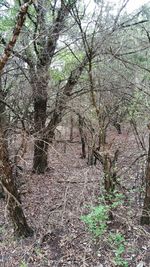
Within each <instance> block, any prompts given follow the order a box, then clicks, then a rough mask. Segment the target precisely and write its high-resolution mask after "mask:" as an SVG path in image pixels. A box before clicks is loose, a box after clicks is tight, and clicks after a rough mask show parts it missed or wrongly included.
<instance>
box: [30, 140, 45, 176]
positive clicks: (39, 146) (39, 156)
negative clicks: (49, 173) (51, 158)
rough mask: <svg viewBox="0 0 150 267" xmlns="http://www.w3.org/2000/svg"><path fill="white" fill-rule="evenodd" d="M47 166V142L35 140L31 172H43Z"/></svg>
mask: <svg viewBox="0 0 150 267" xmlns="http://www.w3.org/2000/svg"><path fill="white" fill-rule="evenodd" d="M47 167H48V142H47V141H46V140H35V143H34V158H33V172H36V173H37V174H40V173H44V172H45V171H46V169H47Z"/></svg>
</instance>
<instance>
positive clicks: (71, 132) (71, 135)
mask: <svg viewBox="0 0 150 267" xmlns="http://www.w3.org/2000/svg"><path fill="white" fill-rule="evenodd" d="M73 122H74V121H73V117H72V116H71V118H70V142H72V141H73V126H74V123H73Z"/></svg>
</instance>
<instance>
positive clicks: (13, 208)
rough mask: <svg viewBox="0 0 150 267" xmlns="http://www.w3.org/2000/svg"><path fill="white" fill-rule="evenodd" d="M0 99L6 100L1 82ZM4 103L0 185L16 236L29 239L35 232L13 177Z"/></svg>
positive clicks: (0, 119) (0, 125) (0, 127)
mask: <svg viewBox="0 0 150 267" xmlns="http://www.w3.org/2000/svg"><path fill="white" fill-rule="evenodd" d="M0 99H1V100H4V95H3V91H2V88H1V81H0ZM3 102H4V101H3ZM3 102H2V101H1V102H0V183H1V185H2V188H3V189H4V192H5V193H6V196H7V209H8V211H9V215H10V218H11V220H12V222H13V226H14V234H15V235H16V236H18V237H20V236H24V237H27V236H31V235H32V234H33V230H32V229H31V228H30V227H29V226H28V224H27V221H26V218H25V216H24V213H23V210H22V207H21V203H20V197H19V194H18V191H17V188H16V184H15V179H14V178H15V177H13V172H12V167H11V163H10V161H9V154H8V149H7V140H6V137H5V132H6V118H5V104H4V103H3Z"/></svg>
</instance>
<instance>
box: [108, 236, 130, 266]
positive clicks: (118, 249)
mask: <svg viewBox="0 0 150 267" xmlns="http://www.w3.org/2000/svg"><path fill="white" fill-rule="evenodd" d="M109 241H110V244H111V246H112V248H113V250H114V253H115V257H114V263H115V265H116V266H120V267H128V262H127V261H126V260H124V259H123V253H124V252H125V245H126V242H125V238H124V236H123V235H122V234H120V233H116V234H110V236H109Z"/></svg>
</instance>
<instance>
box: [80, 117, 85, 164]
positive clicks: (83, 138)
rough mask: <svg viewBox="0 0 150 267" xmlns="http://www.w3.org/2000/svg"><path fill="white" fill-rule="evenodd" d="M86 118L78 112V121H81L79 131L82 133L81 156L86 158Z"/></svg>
mask: <svg viewBox="0 0 150 267" xmlns="http://www.w3.org/2000/svg"><path fill="white" fill-rule="evenodd" d="M83 120H84V119H83V118H82V117H81V115H80V114H78V121H79V133H80V138H81V158H82V159H85V158H86V150H85V136H84V133H83V124H84V121H83Z"/></svg>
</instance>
